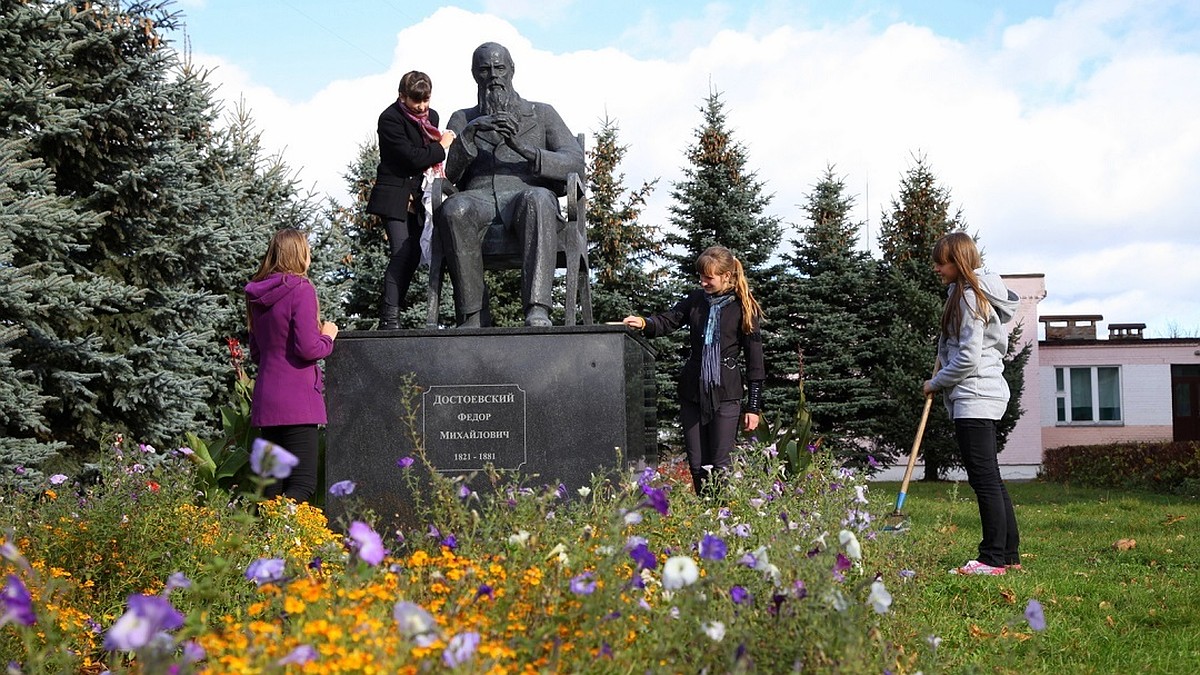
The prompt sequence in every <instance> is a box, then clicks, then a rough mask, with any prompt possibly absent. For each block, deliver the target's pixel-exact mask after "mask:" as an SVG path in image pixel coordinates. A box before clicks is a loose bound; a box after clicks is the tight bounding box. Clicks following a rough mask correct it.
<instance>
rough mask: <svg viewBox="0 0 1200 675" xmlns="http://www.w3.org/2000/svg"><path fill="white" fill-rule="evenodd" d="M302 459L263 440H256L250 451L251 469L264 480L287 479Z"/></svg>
mask: <svg viewBox="0 0 1200 675" xmlns="http://www.w3.org/2000/svg"><path fill="white" fill-rule="evenodd" d="M299 463H300V459H299V458H297V457H296V456H295V455H293V454H292V453H290V452H288V451H287V450H284V449H283V448H281V447H279V446H278V445H275V444H274V443H272V442H270V441H268V440H265V439H262V438H256V439H254V447H253V448H252V449H251V450H250V469H251V470H252V471H254V473H256V474H258V475H259V476H262V477H263V478H277V479H283V478H287V477H288V476H290V475H291V474H292V469H293V468H294V467H295V466H296V465H297V464H299Z"/></svg>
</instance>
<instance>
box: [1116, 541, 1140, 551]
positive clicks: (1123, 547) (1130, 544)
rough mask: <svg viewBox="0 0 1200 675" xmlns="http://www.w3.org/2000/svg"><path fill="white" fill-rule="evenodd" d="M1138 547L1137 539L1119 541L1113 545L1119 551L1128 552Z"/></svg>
mask: <svg viewBox="0 0 1200 675" xmlns="http://www.w3.org/2000/svg"><path fill="white" fill-rule="evenodd" d="M1136 546H1137V540H1136V539H1118V540H1117V541H1116V542H1114V543H1113V545H1112V547H1113V548H1115V549H1116V550H1118V551H1128V550H1129V549H1131V548H1135V547H1136Z"/></svg>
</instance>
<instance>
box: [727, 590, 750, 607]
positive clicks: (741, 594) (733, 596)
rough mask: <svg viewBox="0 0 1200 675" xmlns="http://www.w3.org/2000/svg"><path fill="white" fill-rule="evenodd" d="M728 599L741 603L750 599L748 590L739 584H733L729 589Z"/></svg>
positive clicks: (734, 602)
mask: <svg viewBox="0 0 1200 675" xmlns="http://www.w3.org/2000/svg"><path fill="white" fill-rule="evenodd" d="M729 599H730V600H732V601H733V604H735V605H741V604H743V603H745V602H748V601H749V600H750V591H747V590H746V589H745V588H742V587H741V586H734V587H733V588H731V589H729Z"/></svg>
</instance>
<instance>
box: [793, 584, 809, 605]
mask: <svg viewBox="0 0 1200 675" xmlns="http://www.w3.org/2000/svg"><path fill="white" fill-rule="evenodd" d="M792 594H793V595H795V596H796V599H797V600H803V599H805V598H807V597H808V586H805V585H804V580H803V579H797V580H796V582H795V583H793V584H792Z"/></svg>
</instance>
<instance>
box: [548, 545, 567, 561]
mask: <svg viewBox="0 0 1200 675" xmlns="http://www.w3.org/2000/svg"><path fill="white" fill-rule="evenodd" d="M551 558H558V562H559V563H561V564H563V565H567V564H568V563H569V562H570V558H568V557H567V546H566V544H563V543H561V542H559V543H558V544H557V545H555V547H554V548H552V549H550V552H549V553H547V554H546V560H550V559H551Z"/></svg>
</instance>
